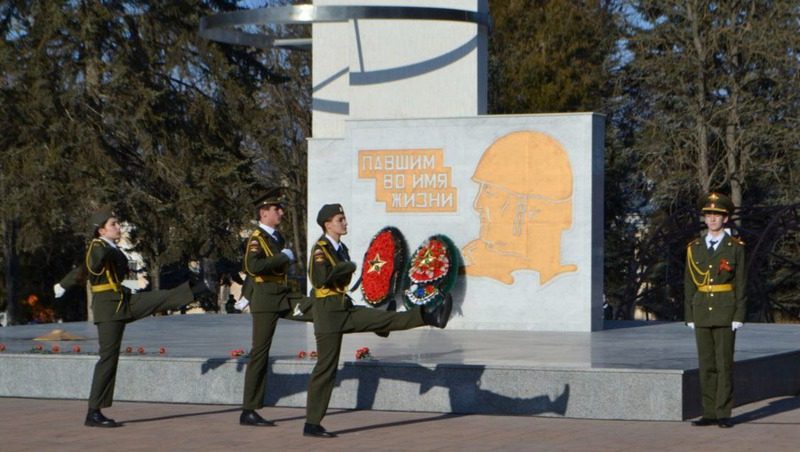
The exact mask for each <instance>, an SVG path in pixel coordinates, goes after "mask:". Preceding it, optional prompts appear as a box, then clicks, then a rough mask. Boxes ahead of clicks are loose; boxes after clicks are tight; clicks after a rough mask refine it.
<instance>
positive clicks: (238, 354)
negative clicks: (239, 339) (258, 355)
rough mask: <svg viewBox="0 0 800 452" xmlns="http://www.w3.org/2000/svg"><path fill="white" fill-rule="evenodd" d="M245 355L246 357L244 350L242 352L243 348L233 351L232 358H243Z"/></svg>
mask: <svg viewBox="0 0 800 452" xmlns="http://www.w3.org/2000/svg"><path fill="white" fill-rule="evenodd" d="M243 355H244V350H242V349H241V348H237V349H235V350H231V358H236V357H238V356H243Z"/></svg>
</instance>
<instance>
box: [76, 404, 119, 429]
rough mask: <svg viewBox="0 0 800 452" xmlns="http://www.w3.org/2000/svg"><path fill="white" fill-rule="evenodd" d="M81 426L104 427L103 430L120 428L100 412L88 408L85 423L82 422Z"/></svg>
mask: <svg viewBox="0 0 800 452" xmlns="http://www.w3.org/2000/svg"><path fill="white" fill-rule="evenodd" d="M83 425H85V426H87V427H105V428H113V427H119V426H120V424H117V423H116V422H114V419H109V418H107V417H105V416H103V413H101V412H100V410H98V409H93V408H89V412H88V413H86V422H84V423H83Z"/></svg>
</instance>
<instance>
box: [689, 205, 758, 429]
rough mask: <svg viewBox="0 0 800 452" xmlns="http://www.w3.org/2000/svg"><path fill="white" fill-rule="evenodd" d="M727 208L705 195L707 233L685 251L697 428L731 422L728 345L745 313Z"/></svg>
mask: <svg viewBox="0 0 800 452" xmlns="http://www.w3.org/2000/svg"><path fill="white" fill-rule="evenodd" d="M733 208H734V207H733V203H732V202H731V201H730V199H728V197H727V196H725V195H723V194H720V193H711V194H709V195H708V196H707V197H706V198H705V199H704V201H703V203H702V209H701V210H702V212H703V221H704V222H705V224H706V227H707V228H708V232H707V234H706V235H705V237H703V238H700V239H696V240H693V241H692V242H691V243H689V246H688V248H687V250H686V271H685V281H684V288H685V289H684V290H685V299H684V303H685V319H686V324H687V325H688V326H689V327H690V328H692V329H693V330H694V331H695V338H696V341H697V354H698V361H699V367H700V389H701V393H702V401H703V416H702V417H701V418H700V419H698V420H696V421H694V422H692V425H694V426H698V427H702V426H707V425H714V424H716V425H718V426H719V427H722V428H730V427H733V422H732V421H731V419H730V416H731V409H732V408H733V382H732V373H733V372H732V366H733V350H734V342H735V339H736V330H737V329H739V328H741V327H742V325H743V322H744V319H745V313H746V306H745V302H746V299H745V281H746V274H745V257H744V243H743V242H742V241H741V240H739V239H738V238H735V237H731V236H730V235H728V233H727V232H726V231H725V223H727V222H728V217H729V215H730V214H731V213H732V212H733Z"/></svg>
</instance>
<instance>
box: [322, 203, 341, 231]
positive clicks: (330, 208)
mask: <svg viewBox="0 0 800 452" xmlns="http://www.w3.org/2000/svg"><path fill="white" fill-rule="evenodd" d="M340 213H341V214H343V213H344V209H343V208H342V205H341V204H325V205H324V206H322V208H321V209H319V213H318V214H317V224H318V225H320V226H322V227H325V222H326V221H328V220H330V219H331V218H333V217H335V216H336V215H337V214H340Z"/></svg>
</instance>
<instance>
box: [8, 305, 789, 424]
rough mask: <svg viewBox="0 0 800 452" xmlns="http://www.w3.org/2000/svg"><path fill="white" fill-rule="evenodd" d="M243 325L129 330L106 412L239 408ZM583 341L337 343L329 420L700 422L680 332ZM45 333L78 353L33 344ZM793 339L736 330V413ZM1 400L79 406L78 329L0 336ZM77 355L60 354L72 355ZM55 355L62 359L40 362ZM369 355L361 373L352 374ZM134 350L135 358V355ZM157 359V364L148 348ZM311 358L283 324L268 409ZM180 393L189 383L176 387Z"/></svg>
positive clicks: (543, 336) (577, 336)
mask: <svg viewBox="0 0 800 452" xmlns="http://www.w3.org/2000/svg"><path fill="white" fill-rule="evenodd" d="M250 322H251V320H250V316H248V315H186V316H170V317H153V318H148V319H144V320H141V321H138V322H135V323H132V324H130V325H129V326H128V328H127V330H126V333H125V340H124V341H123V348H127V347H131V348H132V349H133V353H124V354H123V356H122V359H121V361H120V370H119V373H118V380H117V391H116V394H115V398H116V400H130V401H160V402H181V403H219V404H231V405H236V404H238V403H239V400H240V398H241V392H242V384H243V370H244V366H245V365H246V362H247V359H246V357H245V358H232V357H231V356H230V351H231V350H233V349H245V350H247V349H249V342H250V328H251V324H250ZM609 326H611V327H613V328H610V329H607V330H604V331H599V332H594V333H547V332H520V331H510V332H509V331H486V330H479V331H466V330H460V331H447V330H435V329H429V328H421V329H416V330H411V331H402V332H394V333H392V335H391V336H390V337H389V338H388V339H382V338H379V337H377V336H375V335H373V334H353V335H347V336H346V337H345V340H344V343H343V346H342V362H341V369H340V372H339V375H338V382H337V385H338V387H337V389H336V390H335V391H334V396H333V399H332V401H331V406H332V407H338V408H362V409H386V410H408V411H434V412H446V413H450V412H455V413H484V414H527V415H545V416H567V417H576V418H605V419H645V420H659V419H660V420H665V419H666V420H680V419H685V418H689V417H692V416H695V415H697V414H698V413H699V400H698V394H699V390H698V389H697V372H696V366H697V358H696V353H695V349H694V347H695V346H694V339H693V334H692V332H691V330H689V329H688V328H686V327H685V326H683V325H682V324H679V323H634V322H609ZM54 328H62V329H65V330H67V331H69V332H71V333H73V334H78V335H83V336H86V337H87V340H85V341H75V342H73V341H70V342H60V343H42V345H43V346H44V349H45V352H44V353H42V352H32V347H33V346H34V345H36V344H38V343H39V342H34V341H33V340H32V339H33V338H34V337H36V336H39V335H41V334H44V333H47V332H49V331H50V330H52V329H54ZM798 339H800V326H792V325H766V324H748V325H746V326H745V328H744V329H743V330H741V331H740V333H739V334H738V337H737V344H736V360H737V364H736V366H735V379H736V383H735V385H736V400H737V403H747V402H751V401H754V400H760V399H764V398H767V397H775V396H780V395H786V394H794V393H797V392H798V391H800V340H798ZM0 343H2V344H4V345H5V347H6V351H5V352H3V353H0V396H16V397H20V396H21V397H45V398H48V397H49V398H79V399H80V398H86V397H87V396H88V390H89V382H90V380H91V372H92V368H93V366H94V363H95V361H96V354H95V353H96V350H97V343H96V331H95V327H94V326H93V325H91V324H89V323H69V324H60V325H30V326H17V327H9V328H0ZM75 344H78V345H79V346H80V347H81V352H80V353H73V352H71V351H70V350H71V348H72V346H73V345H75ZM53 345H59V346H60V347H61V350H62V351H61V352H60V353H50V352H47V351H48V350H52V346H53ZM364 346H366V347H369V348H370V350H371V353H372V355H373V360H369V361H355V356H354V354H355V351H356V350H357V349H358V348H360V347H364ZM139 347H143V348H144V351H145V353H144V354H139V353H137V352H136V350H137V349H138V348H139ZM161 347H164V348H166V353H164V354H160V353H159V349H160V348H161ZM314 349H315V346H314V339H313V328H312V326H311V325H310V324H303V323H297V322H290V321H281V323H280V325H279V327H278V334H277V336H276V338H275V341H274V342H273V349H272V353H271V357H272V359H271V365H270V380H269V388H268V391H267V392H268V394H267V400H266V402H267V404H268V405H275V406H295V407H302V406H305V398H306V393H305V390H306V386H307V382H308V376H309V374H310V372H311V370H312V368H313V366H314V360H311V359H308V358H304V359H300V358H298V357H297V355H298V352H300V351H306V352H309V351H312V350H314ZM187 382H190V383H191V384H186V383H187Z"/></svg>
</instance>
